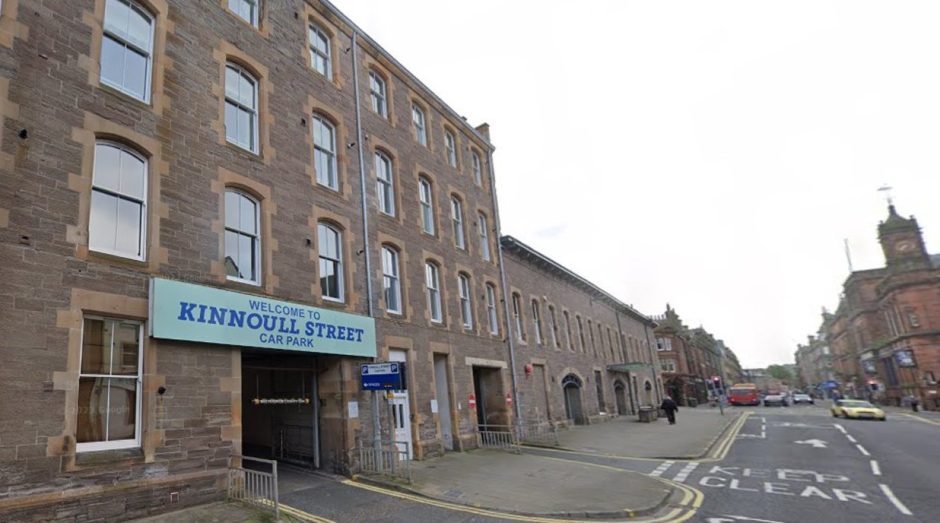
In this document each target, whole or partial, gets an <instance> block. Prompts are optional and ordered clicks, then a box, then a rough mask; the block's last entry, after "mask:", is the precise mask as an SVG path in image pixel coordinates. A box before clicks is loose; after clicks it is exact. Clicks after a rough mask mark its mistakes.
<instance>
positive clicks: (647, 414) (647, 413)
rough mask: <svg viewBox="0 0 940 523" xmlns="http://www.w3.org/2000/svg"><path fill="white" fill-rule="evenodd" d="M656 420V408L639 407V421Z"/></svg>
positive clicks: (648, 421)
mask: <svg viewBox="0 0 940 523" xmlns="http://www.w3.org/2000/svg"><path fill="white" fill-rule="evenodd" d="M653 421H656V409H655V408H653V407H640V422H641V423H651V422H653Z"/></svg>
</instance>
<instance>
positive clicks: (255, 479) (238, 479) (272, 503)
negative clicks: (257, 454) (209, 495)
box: [228, 456, 281, 521]
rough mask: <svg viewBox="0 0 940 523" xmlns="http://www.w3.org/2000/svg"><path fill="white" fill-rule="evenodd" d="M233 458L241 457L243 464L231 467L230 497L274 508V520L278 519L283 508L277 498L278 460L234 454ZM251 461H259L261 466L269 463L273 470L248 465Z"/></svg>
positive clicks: (258, 505)
mask: <svg viewBox="0 0 940 523" xmlns="http://www.w3.org/2000/svg"><path fill="white" fill-rule="evenodd" d="M232 459H233V460H236V459H241V461H242V466H241V467H236V466H231V467H229V471H228V497H229V499H234V500H237V501H243V502H245V503H248V504H251V505H254V506H256V507H259V508H263V509H266V510H273V511H274V520H275V521H278V519H279V518H280V515H281V514H280V512H281V508H280V505H279V504H278V499H277V462H276V461H273V460H270V459H261V458H250V457H247V456H233V457H232ZM246 461H247V462H248V463H246ZM251 463H258V464H259V465H258V466H259V467H265V465H267V466H269V467H270V469H271V472H264V471H261V470H256V469H254V468H249V467H247V466H246V465H247V464H251Z"/></svg>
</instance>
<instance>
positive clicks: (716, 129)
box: [334, 0, 940, 368]
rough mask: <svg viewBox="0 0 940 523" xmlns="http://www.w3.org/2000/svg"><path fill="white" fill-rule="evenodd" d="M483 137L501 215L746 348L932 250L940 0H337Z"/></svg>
mask: <svg viewBox="0 0 940 523" xmlns="http://www.w3.org/2000/svg"><path fill="white" fill-rule="evenodd" d="M334 4H335V5H336V6H337V7H338V8H339V9H340V10H342V11H343V12H344V13H345V14H346V15H347V16H349V17H350V18H351V19H352V20H353V21H355V22H356V24H357V25H359V26H360V27H361V28H362V29H363V30H364V31H365V32H366V33H368V34H369V35H370V36H371V37H372V38H373V39H375V40H376V41H377V42H378V43H379V44H380V45H381V46H382V47H384V48H385V49H386V50H387V51H389V52H390V53H391V54H392V55H393V56H394V57H395V58H396V59H397V60H398V61H399V62H401V63H402V64H403V65H404V66H405V67H406V68H408V69H409V70H410V71H411V72H412V73H413V74H414V75H416V76H417V77H418V78H420V79H421V81H422V82H424V84H425V85H427V86H428V87H429V88H430V89H431V90H432V91H434V92H435V93H436V94H437V95H438V96H440V97H441V98H442V99H443V100H445V101H446V102H447V103H448V104H449V105H450V106H451V107H452V108H454V110H456V111H457V112H458V113H459V114H461V115H463V116H466V117H467V119H468V121H469V122H471V123H473V124H479V123H482V122H487V123H489V124H490V133H491V140H492V142H493V143H494V144H495V146H496V152H495V153H494V168H495V174H496V179H497V184H496V186H497V193H498V197H499V207H500V215H501V220H502V224H501V225H502V233H503V234H511V235H513V236H515V237H517V238H519V239H520V240H522V241H524V242H526V243H527V244H529V245H531V246H532V247H534V248H535V249H537V250H539V251H541V252H542V253H543V254H545V255H547V256H549V257H551V258H553V259H554V260H556V261H558V262H559V263H561V264H563V265H565V266H566V267H568V268H569V269H571V270H573V271H575V272H577V273H578V274H580V275H582V276H583V277H585V278H587V279H589V280H591V281H592V282H594V283H595V284H597V285H599V286H601V287H602V288H604V289H605V290H607V291H608V292H610V293H611V294H613V295H615V296H617V297H618V298H619V299H621V300H622V301H624V302H626V303H629V304H632V305H633V306H634V307H636V308H637V309H638V310H640V311H641V312H643V313H645V314H649V315H655V314H662V313H663V312H664V310H665V307H666V304H667V303H669V304H670V305H671V306H672V307H673V308H675V309H676V311H677V312H678V313H679V315H680V316H681V317H682V319H683V321H684V322H685V323H686V324H687V325H689V326H690V327H698V326H704V327H705V328H706V329H708V330H709V331H710V332H712V333H713V334H714V335H715V336H716V337H718V338H721V339H723V340H724V341H725V343H726V344H727V345H728V346H729V347H731V348H732V349H733V350H734V351H735V353H736V354H737V355H738V359H739V360H740V361H741V364H742V365H743V366H744V367H747V368H751V367H764V366H766V365H769V364H773V363H787V362H792V361H793V352H794V351H795V350H796V346H797V344H798V343H801V342H805V341H806V336H807V335H808V334H812V333H815V332H816V330H817V328H818V327H819V323H820V320H821V317H820V312H821V310H822V307H828V308H829V309H830V310H833V309H835V307H836V306H837V304H838V299H839V293H840V291H841V288H842V283H843V281H844V280H845V278H846V277H847V276H848V274H849V269H848V261H847V257H846V249H845V244H844V242H845V241H846V240H847V241H848V245H849V250H850V253H851V260H852V264H853V267H854V268H855V269H856V270H859V269H866V268H874V267H879V266H882V265H883V264H884V257H883V254H882V251H881V247H880V245H879V244H878V239H877V226H878V222H879V221H880V220H883V219H885V218H886V217H887V204H886V201H885V192H883V191H882V192H879V191H878V188H879V187H882V186H884V185H888V186H890V187H892V188H893V190H892V191H891V195H892V197H893V199H894V202H895V205H896V206H897V209H898V211H899V212H900V213H901V214H902V215H904V216H908V215H915V216H916V217H917V219H918V221H919V223H920V225H921V227H922V229H923V232H924V239H925V241H926V243H927V248H928V250H930V251H931V252H933V253H936V252H940V205H937V201H938V197H940V175H938V173H940V147H938V144H940V59H938V50H940V31H937V30H936V27H937V25H938V22H940V2H933V1H924V2H916V1H906V2H884V1H881V2H869V1H859V0H850V1H826V0H812V1H805V2H804V1H794V0H790V1H787V2H764V1H756V0H746V1H738V2H716V1H710V2H701V1H670V2H634V1H623V0H620V1H590V0H584V1H581V2H550V1H546V0H542V1H522V0H513V1H506V0H502V1H496V0H478V1H473V2H452V1H451V2H448V1H442V0H395V1H388V0H384V1H379V0H334Z"/></svg>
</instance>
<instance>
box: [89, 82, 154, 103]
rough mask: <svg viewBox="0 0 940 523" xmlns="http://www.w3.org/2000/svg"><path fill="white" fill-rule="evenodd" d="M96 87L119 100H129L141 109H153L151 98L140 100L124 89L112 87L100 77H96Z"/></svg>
mask: <svg viewBox="0 0 940 523" xmlns="http://www.w3.org/2000/svg"><path fill="white" fill-rule="evenodd" d="M150 88H151V89H152V86H150ZM98 89H100V90H101V91H102V92H105V93H108V94H110V95H112V96H114V97H115V98H117V99H119V100H121V101H124V102H130V103H131V104H134V105H136V106H138V107H139V108H141V109H146V110H148V111H153V102H152V100H146V101H145V100H141V99H140V98H137V97H136V96H134V95H132V94H130V93H127V92H125V91H122V90H121V89H119V88H117V87H114V86H113V85H111V84H109V83H105V82H103V81H102V80H101V78H98ZM152 98H153V97H152V96H151V99H152Z"/></svg>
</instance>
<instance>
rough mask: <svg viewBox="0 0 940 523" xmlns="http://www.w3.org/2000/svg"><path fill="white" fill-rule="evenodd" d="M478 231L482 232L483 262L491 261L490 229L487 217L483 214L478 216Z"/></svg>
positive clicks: (481, 250)
mask: <svg viewBox="0 0 940 523" xmlns="http://www.w3.org/2000/svg"><path fill="white" fill-rule="evenodd" d="M477 229H479V231H480V252H481V253H482V254H483V261H490V227H489V225H488V224H487V223H486V215H485V214H483V213H482V212H481V213H480V214H479V215H478V216H477Z"/></svg>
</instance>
